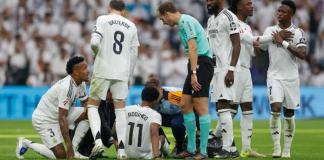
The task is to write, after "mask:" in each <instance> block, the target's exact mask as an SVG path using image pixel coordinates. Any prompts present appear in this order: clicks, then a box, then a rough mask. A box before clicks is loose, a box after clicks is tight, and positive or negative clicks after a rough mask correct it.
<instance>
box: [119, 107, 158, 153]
mask: <svg viewBox="0 0 324 160" xmlns="http://www.w3.org/2000/svg"><path fill="white" fill-rule="evenodd" d="M126 119H127V131H126V142H125V143H126V144H125V149H126V153H127V155H128V156H131V157H129V158H146V159H151V158H153V157H154V154H153V150H152V142H151V124H152V123H156V124H159V125H161V124H162V118H161V115H160V114H159V113H158V112H157V111H155V110H153V109H152V108H149V107H141V106H140V105H134V106H127V107H126ZM134 156H136V157H134Z"/></svg>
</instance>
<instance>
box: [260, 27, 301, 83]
mask: <svg viewBox="0 0 324 160" xmlns="http://www.w3.org/2000/svg"><path fill="white" fill-rule="evenodd" d="M281 30H282V29H281V28H280V27H279V26H278V25H275V26H271V27H267V28H266V30H265V31H264V34H263V35H271V34H272V33H273V32H276V31H278V32H279V31H281ZM286 30H288V31H290V32H292V33H294V36H293V38H292V39H291V40H290V41H288V42H289V44H290V45H293V46H295V47H300V46H306V38H305V34H304V31H303V30H301V29H299V28H297V27H296V26H294V25H291V26H290V27H289V28H287V29H286ZM262 49H264V50H268V52H269V60H270V64H269V68H268V73H267V76H268V78H273V79H285V80H289V79H297V78H299V74H298V67H299V61H300V59H299V58H298V57H296V56H294V55H293V54H292V53H290V51H288V49H285V48H284V47H283V46H282V45H278V44H276V43H274V42H271V43H267V44H266V45H263V46H262Z"/></svg>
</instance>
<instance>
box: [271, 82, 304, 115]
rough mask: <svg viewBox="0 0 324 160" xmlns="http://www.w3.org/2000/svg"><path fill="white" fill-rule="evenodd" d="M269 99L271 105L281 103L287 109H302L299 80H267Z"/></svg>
mask: <svg viewBox="0 0 324 160" xmlns="http://www.w3.org/2000/svg"><path fill="white" fill-rule="evenodd" d="M267 86H268V97H269V102H270V104H272V103H275V102H279V103H282V105H283V106H284V107H286V108H287V109H298V108H299V107H300V90H299V79H293V80H278V79H272V78H268V79H267Z"/></svg>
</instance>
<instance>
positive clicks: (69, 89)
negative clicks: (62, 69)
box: [33, 75, 88, 123]
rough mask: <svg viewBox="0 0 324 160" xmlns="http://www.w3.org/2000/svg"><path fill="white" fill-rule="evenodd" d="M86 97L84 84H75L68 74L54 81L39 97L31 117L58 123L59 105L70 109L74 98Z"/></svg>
mask: <svg viewBox="0 0 324 160" xmlns="http://www.w3.org/2000/svg"><path fill="white" fill-rule="evenodd" d="M77 98H79V99H80V100H81V101H83V100H86V99H87V98H88V96H87V93H86V84H85V83H82V84H80V85H79V86H77V85H76V83H75V82H74V80H73V79H72V77H71V76H70V75H68V76H66V77H65V78H63V79H61V80H59V81H58V82H56V83H55V84H54V85H53V86H52V87H51V88H50V89H49V90H48V91H47V92H46V93H45V94H44V95H43V96H42V98H41V100H40V102H39V103H38V105H37V108H36V109H35V110H34V112H33V118H37V119H38V120H41V121H42V122H44V123H58V111H59V107H60V108H63V109H66V110H70V108H71V107H72V106H74V103H75V100H76V99H77Z"/></svg>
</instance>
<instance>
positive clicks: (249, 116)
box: [240, 110, 253, 151]
mask: <svg viewBox="0 0 324 160" xmlns="http://www.w3.org/2000/svg"><path fill="white" fill-rule="evenodd" d="M240 123H241V136H242V151H247V150H248V149H250V148H251V138H252V129H253V111H252V110H250V111H245V112H242V117H241V122H240Z"/></svg>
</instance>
